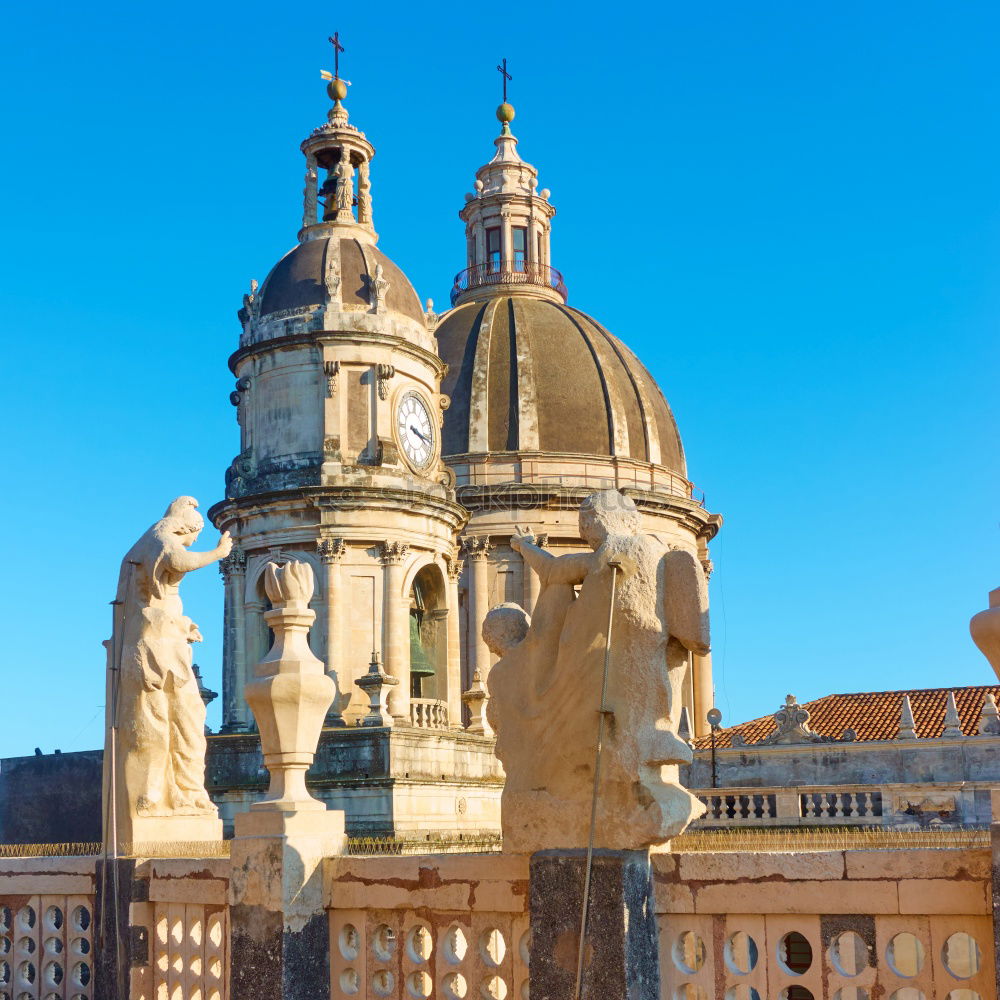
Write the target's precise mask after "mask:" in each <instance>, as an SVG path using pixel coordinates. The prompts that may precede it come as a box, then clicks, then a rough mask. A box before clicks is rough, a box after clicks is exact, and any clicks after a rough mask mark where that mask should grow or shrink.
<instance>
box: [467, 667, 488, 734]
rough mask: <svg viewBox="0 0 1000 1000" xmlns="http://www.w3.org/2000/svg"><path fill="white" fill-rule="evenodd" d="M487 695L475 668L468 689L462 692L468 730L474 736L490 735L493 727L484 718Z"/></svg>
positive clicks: (480, 676)
mask: <svg viewBox="0 0 1000 1000" xmlns="http://www.w3.org/2000/svg"><path fill="white" fill-rule="evenodd" d="M488 699H489V695H488V694H487V693H486V688H484V687H483V678H482V675H481V674H480V673H479V671H478V670H477V671H476V672H475V673H474V674H473V675H472V683H471V684H470V685H469V690H468V691H466V692H464V693H463V694H462V701H463V702H465V704H466V705H468V706H469V725H468V731H469V732H470V733H473V734H475V735H476V736H492V735H493V729H492V728H491V727H490V724H489V722H488V721H487V719H486V710H485V708H486V702H487V700H488Z"/></svg>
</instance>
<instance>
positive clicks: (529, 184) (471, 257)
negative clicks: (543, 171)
mask: <svg viewBox="0 0 1000 1000" xmlns="http://www.w3.org/2000/svg"><path fill="white" fill-rule="evenodd" d="M497 69H498V70H499V71H500V72H501V73H502V74H503V82H504V94H503V103H502V104H501V105H500V106H499V107H498V108H497V112H496V114H497V119H498V120H499V122H500V125H501V128H500V135H498V136H497V138H496V139H494V141H493V144H494V145H495V146H496V154H495V155H494V157H493V159H492V160H490V162H489V163H486V164H484V165H483V166H481V167H480V168H479V169H478V170H477V171H476V183H475V193H474V194H467V195H466V196H465V206H464V208H462V210H461V211H460V212H459V213H458V215H459V218H460V219H461V220H462V221H463V222H464V223H465V235H466V266H465V269H464V270H463V271H460V272H459V273H458V274H457V275H455V282H454V285H453V287H452V290H451V303H452V305H460V304H461V303H463V302H469V301H472V300H474V299H483V298H488V297H489V296H490V295H493V294H496V293H498V292H509V293H511V294H524V295H533V296H535V297H540V298H545V299H549V300H550V301H553V302H565V301H566V286H565V284H564V283H563V279H562V275H561V274H560V273H559V272H558V271H557V270H556V269H555V268H553V267H552V266H551V263H550V259H549V233H550V229H551V223H552V217H553V216H554V215H555V214H556V210H555V208H554V206H553V205H552V204H551V203H550V202H549V192H548V190H547V189H543V190H541V191H539V190H538V171H537V170H536V169H535V167H533V166H532V165H531V164H530V163H526V162H525V161H524V160H522V159H521V157H520V155H519V154H518V152H517V138H516V137H515V135H514V134H513V133H512V132H511V130H510V123H511V122H512V121H513V119H514V108H513V106H512V105H511V104H509V103H508V101H507V81H508V80H509V79H510V75H509V74H508V73H507V61H506V59H505V60H504V62H503V65H502V66H497Z"/></svg>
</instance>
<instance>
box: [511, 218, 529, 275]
mask: <svg viewBox="0 0 1000 1000" xmlns="http://www.w3.org/2000/svg"><path fill="white" fill-rule="evenodd" d="M513 236H514V270H515V271H521V272H523V271H524V270H525V267H524V265H525V262H526V261H527V259H528V230H527V229H525V228H524V227H523V226H515V227H514V230H513Z"/></svg>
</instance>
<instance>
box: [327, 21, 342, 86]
mask: <svg viewBox="0 0 1000 1000" xmlns="http://www.w3.org/2000/svg"><path fill="white" fill-rule="evenodd" d="M327 41H328V42H329V43H330V44H331V45H332V46H333V78H334V80H339V79H340V53H341V52H344V51H346V50H345V49H344V46H343V45H341V44H340V32H339V31H335V32H334V33H333V34H332V35H331V36H330V37H329V38H328V39H327Z"/></svg>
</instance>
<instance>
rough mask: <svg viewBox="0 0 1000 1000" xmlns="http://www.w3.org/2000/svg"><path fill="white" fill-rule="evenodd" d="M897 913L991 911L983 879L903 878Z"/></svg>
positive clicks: (970, 912) (988, 894) (971, 912)
mask: <svg viewBox="0 0 1000 1000" xmlns="http://www.w3.org/2000/svg"><path fill="white" fill-rule="evenodd" d="M899 912H900V913H915V914H938V913H956V914H965V915H971V914H985V913H991V912H992V900H991V898H990V892H989V884H988V882H986V881H979V880H975V881H961V882H960V881H952V880H949V879H940V878H938V879H904V880H902V881H901V882H900V883H899Z"/></svg>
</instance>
